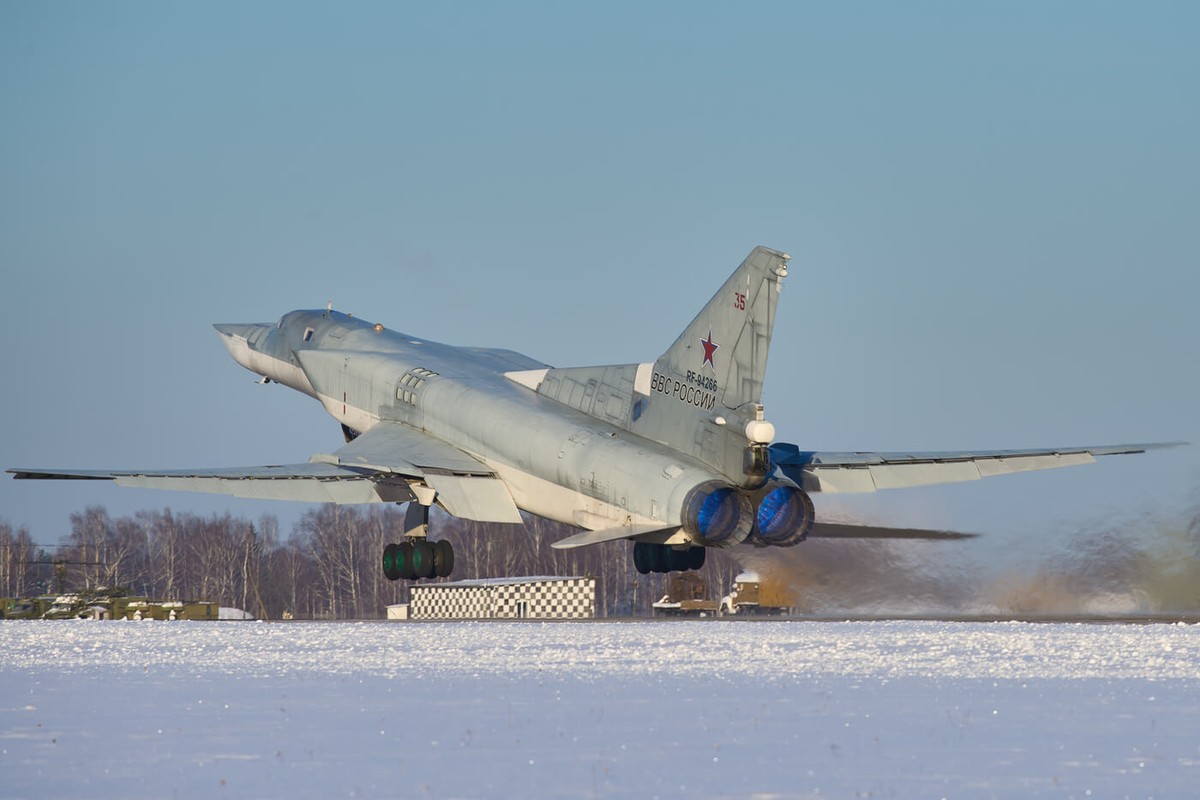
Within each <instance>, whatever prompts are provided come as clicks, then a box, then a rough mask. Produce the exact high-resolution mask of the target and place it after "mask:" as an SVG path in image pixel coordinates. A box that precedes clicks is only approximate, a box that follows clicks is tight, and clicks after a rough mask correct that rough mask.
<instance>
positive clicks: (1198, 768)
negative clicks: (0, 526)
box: [0, 620, 1200, 798]
mask: <svg viewBox="0 0 1200 800" xmlns="http://www.w3.org/2000/svg"><path fill="white" fill-rule="evenodd" d="M0 653H2V654H3V655H2V656H0V732H2V733H0V750H2V751H3V752H2V753H0V775H3V776H4V779H3V781H2V782H0V795H2V796H4V797H12V798H21V797H29V798H35V797H36V798H43V797H74V796H87V797H100V798H108V797H113V798H116V797H166V796H179V797H192V796H195V797H201V796H203V797H210V796H222V795H226V796H237V797H267V796H271V797H276V796H294V797H336V796H343V797H346V796H349V797H400V796H405V797H447V798H458V797H501V796H522V797H579V798H594V797H631V798H632V797H639V798H640V797H654V796H657V797H685V796H686V797H771V798H823V797H839V798H840V797H856V796H857V797H913V796H920V797H959V798H961V797H967V798H976V797H978V798H991V797H1030V796H1048V797H1051V796H1052V797H1080V798H1083V797H1138V798H1151V797H1155V798H1164V797H1180V796H1189V795H1190V794H1191V793H1192V792H1193V791H1194V787H1195V785H1196V784H1197V782H1198V779H1200V728H1198V726H1197V722H1196V720H1197V719H1200V626H1197V625H1192V624H1185V623H1173V624H1080V623H1075V622H1073V623H1062V622H1044V623H1039V624H1030V623H1024V622H988V623H978V622H970V623H968V622H945V621H938V622H934V621H920V622H918V621H878V622H834V621H821V622H814V621H757V622H755V624H741V623H734V622H726V621H723V620H700V621H671V622H666V621H644V622H640V623H627V624H609V623H591V624H573V623H421V624H406V623H298V624H297V623H178V622H177V623H154V622H140V623H132V622H112V623H92V622H60V623H50V622H46V623H39V622H27V623H22V622H6V623H0Z"/></svg>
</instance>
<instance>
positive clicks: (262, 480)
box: [8, 422, 521, 522]
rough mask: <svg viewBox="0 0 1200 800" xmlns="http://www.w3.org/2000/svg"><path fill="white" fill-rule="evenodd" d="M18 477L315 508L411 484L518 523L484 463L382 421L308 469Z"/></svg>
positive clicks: (399, 495)
mask: <svg viewBox="0 0 1200 800" xmlns="http://www.w3.org/2000/svg"><path fill="white" fill-rule="evenodd" d="M8 471H9V472H11V473H12V474H13V477H15V478H17V479H26V480H37V479H51V480H63V479H67V480H71V479H74V480H111V481H114V482H115V483H117V484H118V485H120V486H131V487H135V488H143V489H170V490H175V491H185V492H209V493H216V494H229V495H233V496H235V497H248V498H255V499H259V500H299V501H304V502H310V503H407V502H410V501H413V500H416V499H417V495H416V493H415V492H414V491H413V486H426V487H429V488H430V489H432V490H434V491H436V492H437V500H438V502H439V503H441V504H442V505H443V506H444V507H445V508H446V510H447V511H448V512H449V513H451V514H453V515H454V516H458V517H463V518H465V519H472V520H477V521H480V522H520V521H521V516H520V514H519V512H518V511H517V507H516V504H515V503H514V502H513V499H512V496H511V495H510V494H509V492H508V489H507V488H506V487H505V486H504V484H503V482H501V481H500V480H499V478H497V477H496V475H495V474H494V473H493V472H492V471H491V470H490V469H489V468H488V467H487V466H486V465H485V464H483V463H482V462H481V461H479V460H478V459H475V458H474V457H472V456H470V455H469V454H467V453H465V452H464V451H462V450H460V449H458V448H456V447H454V446H452V445H450V444H448V443H446V442H444V441H442V440H440V439H437V438H435V437H433V436H430V435H428V434H425V433H422V432H420V431H416V430H413V429H411V428H407V427H405V426H404V425H401V424H399V423H394V422H381V423H379V424H378V425H376V426H375V427H373V428H371V430H369V431H367V432H366V433H364V434H362V435H361V436H359V437H358V438H356V439H355V440H354V441H353V442H351V443H349V444H348V445H346V446H345V447H343V448H341V449H340V450H338V451H336V452H334V453H331V454H327V455H317V456H313V459H312V461H311V462H310V463H307V464H278V465H269V466H261V467H231V468H226V467H220V468H214V469H186V470H46V469H10V470H8Z"/></svg>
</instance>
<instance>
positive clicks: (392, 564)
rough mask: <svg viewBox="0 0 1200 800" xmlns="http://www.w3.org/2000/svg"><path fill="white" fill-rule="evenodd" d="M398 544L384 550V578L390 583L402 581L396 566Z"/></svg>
mask: <svg viewBox="0 0 1200 800" xmlns="http://www.w3.org/2000/svg"><path fill="white" fill-rule="evenodd" d="M399 547H400V545H398V544H389V545H388V546H387V547H385V548H383V576H384V577H385V578H387V579H388V580H389V581H396V580H400V570H399V568H398V567H397V565H396V550H397V549H399Z"/></svg>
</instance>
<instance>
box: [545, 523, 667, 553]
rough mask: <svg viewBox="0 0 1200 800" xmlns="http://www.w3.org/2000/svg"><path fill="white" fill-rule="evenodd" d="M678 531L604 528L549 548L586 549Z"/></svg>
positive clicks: (657, 527) (645, 527)
mask: <svg viewBox="0 0 1200 800" xmlns="http://www.w3.org/2000/svg"><path fill="white" fill-rule="evenodd" d="M677 530H679V526H677V525H676V526H672V527H670V528H664V527H662V526H661V525H625V526H622V527H620V528H606V529H605V530H602V531H583V532H582V533H577V534H575V535H574V536H568V537H567V538H565V539H559V540H558V541H557V542H554V543H552V544H551V545H550V546H551V547H553V548H554V549H555V550H570V549H572V548H575V547H587V546H588V545H591V544H602V543H604V542H615V541H618V540H620V539H640V538H643V537H646V538H656V537H655V534H661V535H662V536H667V535H669V534H673V533H675V532H676V531H677Z"/></svg>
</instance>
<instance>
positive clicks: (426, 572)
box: [412, 539, 436, 578]
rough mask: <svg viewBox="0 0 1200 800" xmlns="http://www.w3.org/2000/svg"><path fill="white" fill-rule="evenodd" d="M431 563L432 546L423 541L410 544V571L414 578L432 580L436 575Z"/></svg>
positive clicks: (419, 540)
mask: <svg viewBox="0 0 1200 800" xmlns="http://www.w3.org/2000/svg"><path fill="white" fill-rule="evenodd" d="M435 568H436V567H435V564H434V563H433V545H431V544H430V543H429V542H427V541H425V540H424V539H417V540H416V541H414V542H413V543H412V569H413V577H414V578H432V577H433V576H434V575H435V574H436V573H435V572H434V570H435Z"/></svg>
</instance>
